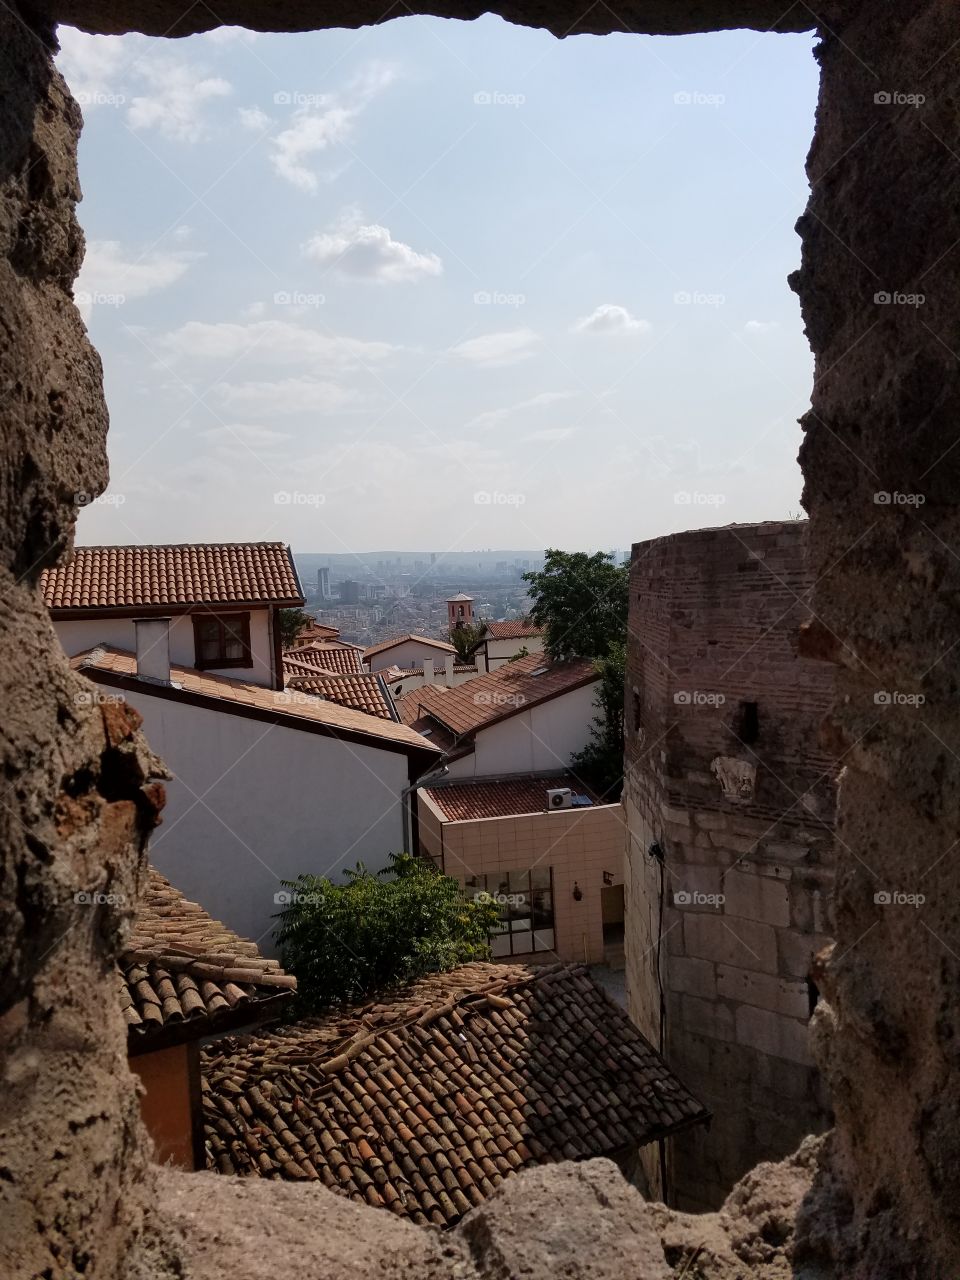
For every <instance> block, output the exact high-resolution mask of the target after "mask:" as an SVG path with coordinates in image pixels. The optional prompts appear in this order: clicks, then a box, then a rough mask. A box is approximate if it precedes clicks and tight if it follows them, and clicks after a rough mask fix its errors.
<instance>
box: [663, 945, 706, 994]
mask: <svg viewBox="0 0 960 1280" xmlns="http://www.w3.org/2000/svg"><path fill="white" fill-rule="evenodd" d="M667 985H668V986H669V988H670V990H671V991H679V992H681V993H683V994H686V995H691V996H700V997H701V998H702V999H705V1000H712V999H714V998H715V997H716V994H717V979H716V970H715V969H714V967H713V964H712V963H711V961H709V960H698V959H696V957H694V956H676V957H675V958H673V959H671V961H670V967H669V970H668V972H667Z"/></svg>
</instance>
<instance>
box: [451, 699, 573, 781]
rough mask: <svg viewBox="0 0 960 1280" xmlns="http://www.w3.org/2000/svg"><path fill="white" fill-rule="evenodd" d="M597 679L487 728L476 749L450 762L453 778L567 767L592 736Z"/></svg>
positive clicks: (493, 775)
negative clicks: (460, 758)
mask: <svg viewBox="0 0 960 1280" xmlns="http://www.w3.org/2000/svg"><path fill="white" fill-rule="evenodd" d="M596 689H597V685H596V681H594V683H592V684H588V685H584V686H583V687H582V688H579V689H573V690H571V692H570V693H565V694H563V696H562V697H559V698H551V699H550V700H549V701H548V702H541V703H539V704H538V705H536V706H534V707H531V708H530V709H529V710H528V711H522V712H520V713H519V714H518V715H514V716H510V717H509V719H507V720H501V721H500V722H499V723H498V724H493V725H491V726H490V727H489V728H488V729H482V730H481V731H480V732H479V733H478V734H477V736H476V746H475V749H474V751H473V753H472V754H471V755H469V756H466V757H465V758H464V759H462V760H454V761H452V762H451V764H450V776H451V777H453V778H482V777H496V776H498V775H500V774H506V773H541V772H544V771H546V770H548V769H565V768H566V767H567V766H568V765H569V764H570V757H571V756H572V755H574V754H575V753H576V752H578V751H582V750H583V748H584V747H585V746H586V745H587V742H588V741H589V738H590V730H591V727H592V725H593V717H594V716H595V715H596V708H595V706H594V698H595V695H596Z"/></svg>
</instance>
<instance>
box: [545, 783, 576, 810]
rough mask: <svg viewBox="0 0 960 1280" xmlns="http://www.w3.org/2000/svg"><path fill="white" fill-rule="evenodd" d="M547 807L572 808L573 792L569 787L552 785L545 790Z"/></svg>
mask: <svg viewBox="0 0 960 1280" xmlns="http://www.w3.org/2000/svg"><path fill="white" fill-rule="evenodd" d="M547 808H548V809H572V808H573V792H572V791H571V790H570V788H569V787H554V788H553V790H551V791H548V792H547Z"/></svg>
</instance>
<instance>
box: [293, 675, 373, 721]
mask: <svg viewBox="0 0 960 1280" xmlns="http://www.w3.org/2000/svg"><path fill="white" fill-rule="evenodd" d="M287 688H288V689H297V690H299V691H300V692H301V693H312V694H313V695H314V697H317V698H327V699H329V701H330V702H337V703H339V704H340V706H341V707H353V708H354V710H356V711H366V712H368V713H369V714H370V715H372V716H382V717H383V718H384V719H385V720H397V718H398V717H397V714H396V712H395V710H394V705H393V699H392V698H391V697H390V694H389V693H388V692H387V689H386V686H385V685H384V683H383V681H382V680H381V679H380V676H379V674H378V673H376V672H370V671H363V672H357V671H351V672H348V673H346V674H342V673H341V672H338V671H322V670H319V669H316V670H313V671H310V672H309V674H303V673H300V674H298V673H296V672H291V673H289V674H288V676H287Z"/></svg>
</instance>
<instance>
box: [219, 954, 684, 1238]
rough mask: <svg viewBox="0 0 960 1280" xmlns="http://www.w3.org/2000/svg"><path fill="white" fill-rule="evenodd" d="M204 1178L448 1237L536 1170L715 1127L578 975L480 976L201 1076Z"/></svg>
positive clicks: (491, 968)
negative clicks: (504, 1185)
mask: <svg viewBox="0 0 960 1280" xmlns="http://www.w3.org/2000/svg"><path fill="white" fill-rule="evenodd" d="M202 1075H203V1090H204V1120H205V1127H204V1131H205V1137H206V1145H207V1153H208V1157H207V1158H208V1164H209V1166H210V1167H211V1168H213V1169H216V1170H218V1171H219V1172H220V1173H224V1174H245V1175H247V1176H250V1177H262V1178H290V1179H297V1180H303V1181H307V1180H312V1181H315V1182H318V1183H320V1184H321V1185H323V1186H326V1187H329V1188H331V1189H332V1190H334V1191H336V1192H338V1193H339V1194H341V1195H344V1196H347V1197H349V1198H350V1199H352V1200H356V1201H359V1202H361V1203H366V1204H370V1205H374V1206H377V1207H383V1208H386V1209H390V1210H391V1211H392V1212H393V1213H396V1214H398V1215H399V1216H401V1217H405V1218H408V1219H411V1220H412V1221H413V1222H415V1223H419V1224H422V1225H426V1224H430V1223H432V1224H435V1225H437V1226H440V1227H450V1226H452V1225H453V1224H454V1223H456V1222H457V1221H458V1220H459V1219H460V1218H461V1217H462V1216H463V1215H464V1214H465V1213H467V1212H468V1211H469V1210H470V1209H472V1208H473V1207H474V1206H475V1205H478V1204H481V1203H482V1202H483V1200H484V1199H485V1198H486V1197H487V1196H489V1195H490V1194H491V1192H492V1191H493V1190H494V1189H495V1188H496V1187H497V1186H498V1185H499V1184H500V1183H501V1182H502V1181H503V1179H504V1178H506V1177H509V1176H510V1175H511V1174H512V1173H515V1172H517V1171H519V1170H521V1169H524V1168H528V1167H530V1166H531V1165H537V1164H550V1163H553V1162H555V1161H560V1160H581V1159H586V1158H588V1157H591V1156H604V1155H606V1156H609V1155H612V1154H613V1153H615V1152H618V1151H621V1150H623V1149H625V1148H627V1149H633V1148H636V1147H637V1146H642V1145H644V1144H646V1143H648V1142H652V1141H655V1140H656V1139H657V1138H660V1137H662V1136H665V1135H667V1134H669V1133H671V1132H674V1131H676V1130H679V1129H682V1128H685V1127H687V1126H688V1125H690V1124H696V1123H700V1122H704V1121H706V1120H708V1119H709V1113H708V1112H707V1111H706V1110H705V1109H704V1107H703V1106H702V1104H701V1103H700V1102H698V1101H697V1099H696V1098H694V1097H693V1096H692V1095H691V1094H690V1093H689V1092H688V1091H687V1090H686V1089H685V1088H684V1086H683V1085H682V1084H681V1083H680V1081H679V1080H677V1078H676V1077H675V1076H674V1075H673V1074H672V1072H671V1071H670V1069H669V1068H668V1067H667V1065H666V1064H665V1063H664V1061H663V1059H662V1058H661V1057H660V1056H659V1054H658V1053H657V1052H656V1050H655V1049H654V1048H653V1047H652V1046H651V1045H650V1044H649V1043H648V1042H647V1041H646V1040H645V1039H644V1037H643V1036H642V1035H641V1034H640V1032H639V1031H638V1030H637V1028H636V1027H635V1026H634V1025H633V1023H632V1022H631V1021H630V1019H629V1018H628V1017H627V1015H626V1013H625V1012H624V1010H623V1009H621V1008H620V1006H619V1005H617V1004H615V1003H614V1002H613V1001H612V1000H611V999H610V997H609V996H608V995H607V994H606V992H604V991H603V989H602V988H601V987H599V986H598V985H597V983H595V982H594V981H593V979H592V978H591V977H590V975H589V973H588V971H587V970H586V969H585V968H584V967H582V966H567V965H551V966H548V967H544V968H540V969H538V968H533V967H527V966H525V965H497V964H471V965H464V966H463V967H462V968H460V969H455V970H453V971H452V972H451V973H447V974H435V975H433V976H431V977H430V978H427V979H424V980H423V981H422V982H419V983H417V984H415V985H414V986H413V987H411V988H408V989H407V990H406V991H405V992H401V993H398V994H397V995H396V996H394V997H393V998H391V999H389V1001H387V1002H385V1003H383V1004H375V1005H368V1006H367V1007H365V1008H362V1009H354V1010H351V1011H349V1013H347V1014H343V1013H339V1014H336V1015H333V1016H331V1017H328V1018H322V1019H312V1020H309V1021H306V1022H303V1023H299V1024H295V1025H292V1026H289V1027H285V1028H281V1029H278V1030H277V1031H276V1032H275V1033H273V1034H270V1035H266V1036H257V1037H253V1036H244V1037H226V1038H224V1039H221V1040H218V1041H217V1042H216V1043H214V1044H211V1045H208V1046H207V1047H206V1048H205V1049H204V1051H203V1060H202Z"/></svg>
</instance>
